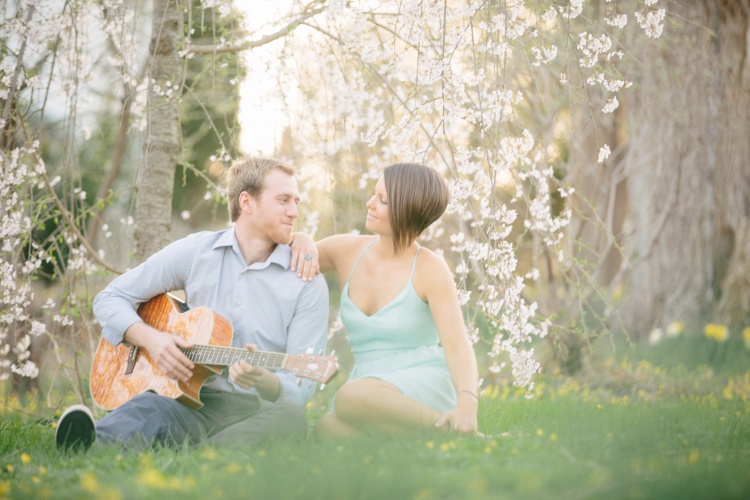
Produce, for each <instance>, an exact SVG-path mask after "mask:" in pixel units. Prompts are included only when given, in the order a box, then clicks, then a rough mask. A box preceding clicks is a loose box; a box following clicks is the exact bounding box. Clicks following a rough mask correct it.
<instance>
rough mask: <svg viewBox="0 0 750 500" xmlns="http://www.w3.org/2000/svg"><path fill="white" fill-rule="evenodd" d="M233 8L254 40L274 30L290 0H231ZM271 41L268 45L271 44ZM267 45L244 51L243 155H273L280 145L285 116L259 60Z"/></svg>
mask: <svg viewBox="0 0 750 500" xmlns="http://www.w3.org/2000/svg"><path fill="white" fill-rule="evenodd" d="M234 4H235V7H236V8H237V10H238V11H239V12H241V13H242V14H243V15H244V17H245V23H246V26H247V27H248V29H249V30H250V32H251V33H253V34H254V35H253V36H252V38H253V39H257V38H260V37H262V36H264V35H267V34H270V33H272V32H274V31H276V29H277V27H276V26H277V24H276V21H278V20H279V19H281V18H283V15H284V13H286V12H288V9H289V4H290V0H276V1H274V2H259V1H252V2H248V1H246V0H234ZM274 43H278V42H272V43H271V45H274ZM268 50H269V48H265V47H259V48H257V49H254V50H253V51H250V52H246V53H245V55H244V56H245V61H246V67H247V73H248V75H247V79H246V80H244V81H243V82H241V83H240V84H239V85H240V110H239V117H238V118H239V122H240V126H241V132H240V146H241V147H242V150H243V151H244V152H245V153H246V154H252V153H260V154H266V155H274V154H275V153H276V152H277V149H278V147H279V146H280V145H281V136H282V133H283V130H284V124H285V118H284V115H283V112H282V105H281V102H279V101H278V99H276V98H275V96H272V95H271V92H272V91H273V89H274V87H275V86H276V85H277V83H276V81H275V80H274V79H273V78H270V77H267V76H266V74H267V68H266V67H265V66H264V65H263V64H262V63H261V61H260V58H259V57H258V55H259V54H263V53H264V51H266V53H267V51H268Z"/></svg>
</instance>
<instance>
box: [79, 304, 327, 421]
mask: <svg viewBox="0 0 750 500" xmlns="http://www.w3.org/2000/svg"><path fill="white" fill-rule="evenodd" d="M138 315H139V316H140V317H141V319H143V321H144V322H146V323H148V324H149V325H151V326H153V327H154V328H156V329H158V330H161V331H163V332H170V333H173V334H176V335H179V336H181V337H182V338H184V339H186V340H189V341H190V342H192V343H193V347H192V348H190V349H180V350H181V351H182V352H183V353H184V354H185V355H186V356H187V357H188V358H189V359H190V360H191V361H192V362H193V363H195V368H194V369H193V375H192V377H190V379H188V380H187V381H186V382H182V381H178V380H175V379H172V378H169V377H167V376H166V375H164V374H163V373H162V372H161V371H160V370H159V369H158V368H157V367H156V364H155V363H154V361H153V360H152V359H151V357H150V356H149V354H148V352H146V350H145V349H141V348H140V347H136V346H126V345H124V344H118V345H116V346H113V345H112V344H110V343H109V342H107V341H106V340H105V339H103V338H102V339H100V340H99V346H98V347H97V349H96V354H95V355H94V361H93V364H92V366H91V378H90V379H89V385H90V386H91V395H92V397H93V398H94V402H95V403H96V405H97V406H99V407H100V408H102V409H104V410H114V409H115V408H117V407H118V406H120V405H122V404H123V403H125V402H126V401H128V400H130V399H131V398H133V397H135V396H137V395H138V394H141V393H143V392H146V391H152V392H155V393H157V394H160V395H162V396H166V397H169V398H172V399H176V400H177V401H179V402H181V403H183V404H185V405H187V406H190V407H191V408H195V409H198V408H200V407H202V406H203V403H202V402H201V400H200V390H201V386H202V385H203V383H204V382H205V381H206V379H207V378H208V377H210V376H212V375H218V374H220V373H221V371H222V370H223V368H224V367H226V366H231V365H233V364H234V363H236V362H237V361H239V360H245V361H246V362H247V363H249V364H251V365H253V366H258V367H262V368H268V369H271V370H287V371H289V372H290V373H292V374H293V375H296V376H297V377H302V378H307V379H310V380H311V381H312V380H316V381H318V382H320V383H321V384H325V383H326V382H328V381H329V380H330V379H331V378H332V377H333V376H334V375H335V374H336V373H337V372H338V361H337V360H336V357H335V356H333V355H315V354H310V353H306V354H286V353H276V352H263V351H249V350H247V349H244V348H239V347H230V345H231V342H232V324H231V322H230V321H229V320H228V319H226V318H224V317H223V316H221V315H219V314H217V313H215V312H214V311H212V310H211V309H209V308H207V307H197V308H195V309H190V310H188V308H187V306H186V305H185V304H183V303H181V302H180V301H178V300H177V299H176V298H175V297H173V296H171V295H168V294H161V295H157V296H156V297H154V298H153V299H151V300H149V301H148V302H144V303H143V304H141V306H140V307H139V308H138ZM311 383H312V382H311ZM321 388H322V386H321Z"/></svg>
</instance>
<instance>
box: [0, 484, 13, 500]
mask: <svg viewBox="0 0 750 500" xmlns="http://www.w3.org/2000/svg"><path fill="white" fill-rule="evenodd" d="M10 489H11V488H10V481H0V496H2V497H4V496H6V495H10Z"/></svg>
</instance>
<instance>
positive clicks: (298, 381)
mask: <svg viewBox="0 0 750 500" xmlns="http://www.w3.org/2000/svg"><path fill="white" fill-rule="evenodd" d="M297 385H298V386H301V385H302V379H301V378H298V379H297Z"/></svg>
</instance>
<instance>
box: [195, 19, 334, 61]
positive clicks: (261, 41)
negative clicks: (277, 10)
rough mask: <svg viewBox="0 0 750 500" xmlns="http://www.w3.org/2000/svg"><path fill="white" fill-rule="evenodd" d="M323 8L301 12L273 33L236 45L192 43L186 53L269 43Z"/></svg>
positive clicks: (224, 50)
mask: <svg viewBox="0 0 750 500" xmlns="http://www.w3.org/2000/svg"><path fill="white" fill-rule="evenodd" d="M324 10H325V7H318V8H315V9H312V10H309V11H307V12H305V13H304V14H302V15H301V16H300V17H298V18H297V19H295V20H294V21H292V22H290V23H289V24H287V25H286V26H284V27H283V28H281V29H280V30H278V31H276V32H275V33H271V34H270V35H266V36H264V37H262V38H260V39H258V40H254V41H247V42H245V43H242V44H238V45H194V46H191V47H190V48H188V49H187V51H186V52H187V53H188V54H198V55H201V54H226V53H230V52H241V51H243V50H251V49H254V48H256V47H260V46H262V45H266V44H269V43H271V42H273V41H275V40H278V39H279V38H282V37H284V36H287V35H288V34H289V33H291V32H292V31H293V30H294V29H295V28H296V27H297V26H299V25H300V24H303V23H304V21H306V20H307V19H309V18H311V17H313V16H315V15H317V14H320V13H321V12H323V11H324Z"/></svg>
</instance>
